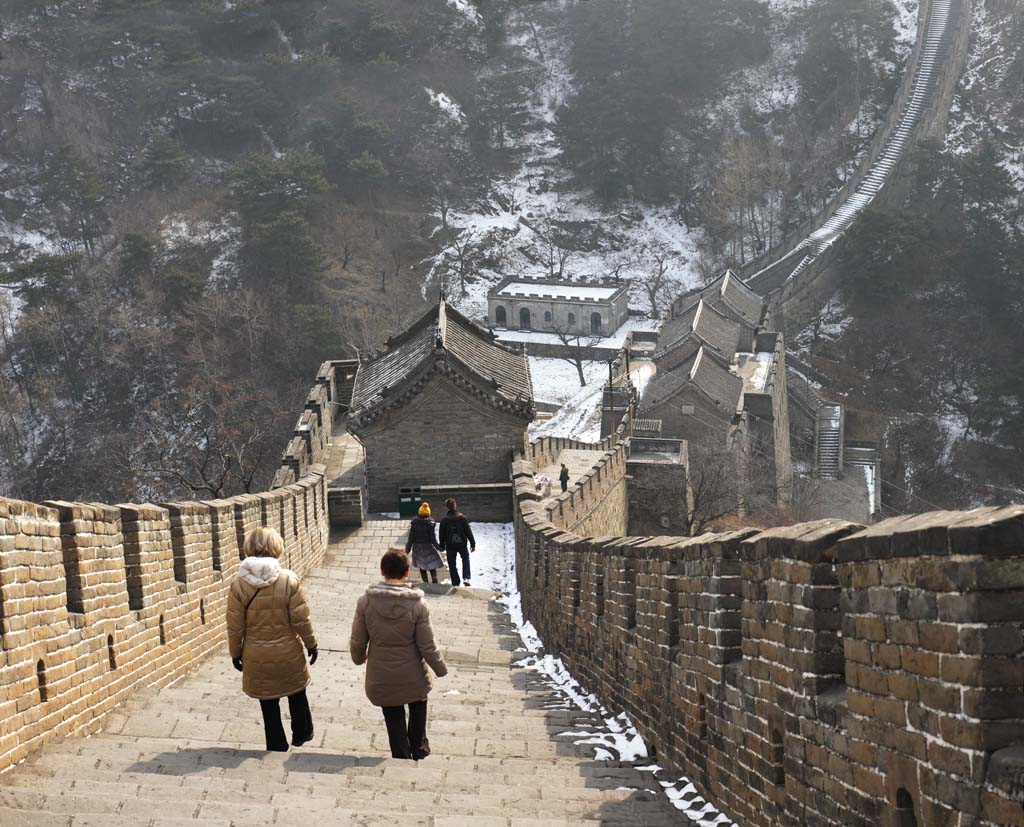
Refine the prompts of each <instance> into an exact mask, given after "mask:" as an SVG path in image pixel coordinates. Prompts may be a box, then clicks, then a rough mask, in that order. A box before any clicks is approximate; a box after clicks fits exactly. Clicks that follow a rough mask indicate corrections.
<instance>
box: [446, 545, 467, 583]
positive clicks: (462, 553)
mask: <svg viewBox="0 0 1024 827" xmlns="http://www.w3.org/2000/svg"><path fill="white" fill-rule="evenodd" d="M460 557H461V558H462V580H469V579H471V577H472V575H471V574H470V571H469V549H468V548H450V549H448V573H449V574H450V575H451V576H452V585H453V586H458V585H459V583H461V582H462V580H459V571H458V568H459V558H460Z"/></svg>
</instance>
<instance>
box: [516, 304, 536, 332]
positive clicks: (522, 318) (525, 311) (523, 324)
mask: <svg viewBox="0 0 1024 827" xmlns="http://www.w3.org/2000/svg"><path fill="white" fill-rule="evenodd" d="M519 327H520V329H521V330H533V326H532V325H531V324H530V308H528V307H521V308H520V309H519Z"/></svg>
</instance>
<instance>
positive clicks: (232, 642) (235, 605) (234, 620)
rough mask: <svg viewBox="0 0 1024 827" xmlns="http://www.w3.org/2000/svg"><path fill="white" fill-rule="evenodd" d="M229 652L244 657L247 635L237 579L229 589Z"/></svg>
mask: <svg viewBox="0 0 1024 827" xmlns="http://www.w3.org/2000/svg"><path fill="white" fill-rule="evenodd" d="M227 625H228V653H229V655H230V657H232V658H240V657H242V643H243V640H244V637H245V610H244V608H243V606H242V597H241V595H240V594H239V588H238V583H237V581H236V582H235V583H232V584H231V588H230V589H228V612H227Z"/></svg>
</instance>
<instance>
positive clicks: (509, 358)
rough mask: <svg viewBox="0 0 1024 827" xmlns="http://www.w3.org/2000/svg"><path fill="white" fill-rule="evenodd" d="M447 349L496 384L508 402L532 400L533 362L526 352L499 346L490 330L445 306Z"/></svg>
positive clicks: (444, 335)
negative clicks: (531, 371) (531, 374)
mask: <svg viewBox="0 0 1024 827" xmlns="http://www.w3.org/2000/svg"><path fill="white" fill-rule="evenodd" d="M441 307H442V311H441V312H442V314H443V316H444V318H445V320H446V323H445V324H444V325H443V326H442V334H441V335H442V341H443V342H444V346H445V348H446V349H447V350H448V352H449V353H451V354H452V355H453V356H455V357H456V358H457V359H459V360H460V361H462V362H463V363H464V364H465V365H466V366H467V367H469V368H470V369H471V370H473V371H474V372H475V373H477V374H479V375H480V376H482V377H484V378H485V379H491V380H493V381H495V382H497V387H496V388H495V390H496V391H497V392H498V393H499V394H501V395H502V396H504V397H506V398H507V399H533V382H532V381H531V379H530V360H529V357H528V356H527V355H526V352H525V351H523V350H518V349H515V348H511V347H508V346H507V345H503V344H500V343H499V342H498V341H497V340H496V339H495V338H494V336H493V335H492V334H491V333H490V331H487V330H484V329H483V328H482V327H480V326H479V325H476V324H474V323H473V322H471V321H470V320H469V319H467V318H466V317H465V316H463V315H462V314H461V313H459V312H458V311H457V310H455V308H453V307H452V306H451V305H447V304H445V305H442V306H441Z"/></svg>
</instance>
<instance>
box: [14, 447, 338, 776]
mask: <svg viewBox="0 0 1024 827" xmlns="http://www.w3.org/2000/svg"><path fill="white" fill-rule="evenodd" d="M324 470H325V469H324V468H323V467H322V466H312V467H310V468H308V469H307V475H306V476H305V477H304V478H302V479H301V480H300V481H299V482H298V483H296V484H295V485H290V486H288V487H287V488H286V489H282V490H279V491H274V492H270V493H269V494H267V495H258V496H253V495H244V496H241V497H236V498H232V499H226V500H212V501H207V502H181V503H168V504H166V505H159V506H158V505H149V504H143V505H120V506H116V507H115V506H106V505H100V504H94V503H67V502H52V503H45V504H42V505H35V504H32V503H25V502H20V501H17V500H6V499H0V686H3V687H4V688H5V690H6V691H5V692H4V693H3V695H2V696H0V720H2V721H3V729H2V731H0V770H2V769H6V768H8V767H10V766H11V765H12V764H14V763H16V762H18V761H20V760H22V759H23V758H24V757H25V756H26V755H27V754H28V753H29V752H30V751H31V750H32V749H34V748H36V747H38V746H39V745H40V744H42V743H43V741H45V740H47V739H49V738H55V737H61V736H65V735H70V734H73V733H81V732H90V731H94V730H95V729H97V728H98V727H99V726H100V724H101V722H102V719H103V716H104V714H105V713H106V712H108V711H110V710H111V709H112V708H113V707H114V706H116V705H117V704H118V703H120V702H121V701H123V700H124V699H125V698H126V697H127V696H128V695H129V694H130V693H131V692H132V691H134V690H135V689H136V688H138V687H140V686H162V685H166V684H168V683H170V682H172V681H174V680H176V679H178V678H179V677H181V676H182V675H183V674H184V673H185V672H186V671H187V670H188V669H190V668H191V667H192V666H193V665H195V664H196V663H197V662H198V661H199V660H201V659H202V658H203V657H204V656H206V655H207V654H209V653H211V652H212V651H214V650H216V649H221V648H223V646H224V643H225V608H226V598H227V590H226V586H227V584H228V583H229V582H230V580H231V578H232V577H233V576H234V574H235V573H236V571H237V568H238V561H239V544H238V538H239V537H240V536H244V534H245V533H247V532H248V531H251V530H252V529H253V528H255V527H256V526H258V525H272V526H273V527H274V528H278V529H280V527H281V525H282V522H283V523H284V528H285V537H286V542H287V546H288V559H287V560H286V561H283V562H285V563H286V564H287V565H289V566H290V567H291V568H292V569H293V570H295V571H296V572H297V573H298V574H299V575H303V574H305V573H306V572H308V571H310V570H311V569H312V568H313V567H315V566H317V565H319V564H320V562H321V561H322V560H323V555H324V551H325V549H326V543H327V534H328V530H329V529H328V524H327V507H326V506H327V490H326V484H325V480H324ZM261 506H264V507H263V508H261ZM307 515H308V520H309V521H308V523H307Z"/></svg>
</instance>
